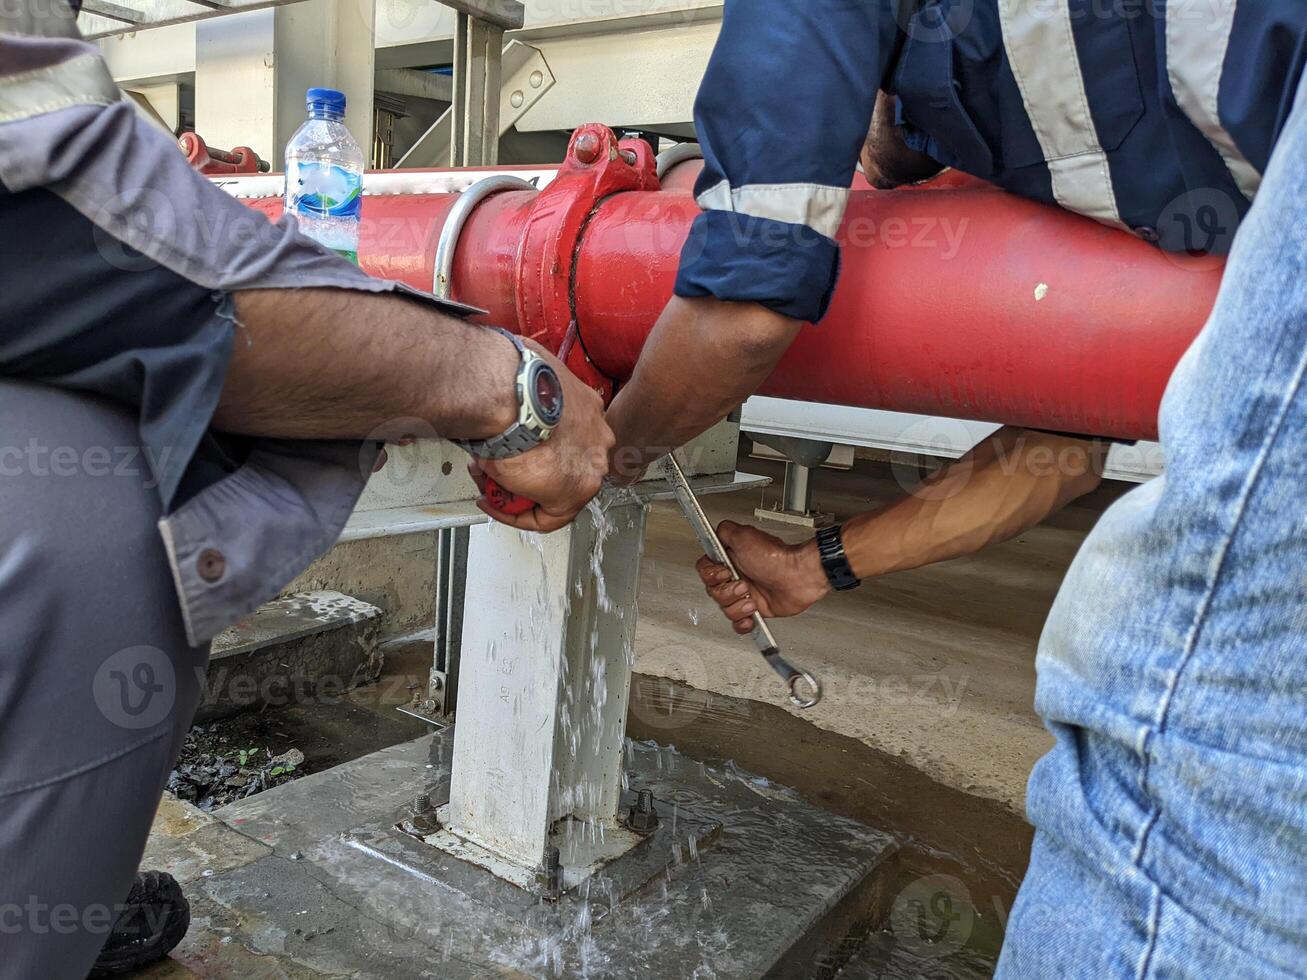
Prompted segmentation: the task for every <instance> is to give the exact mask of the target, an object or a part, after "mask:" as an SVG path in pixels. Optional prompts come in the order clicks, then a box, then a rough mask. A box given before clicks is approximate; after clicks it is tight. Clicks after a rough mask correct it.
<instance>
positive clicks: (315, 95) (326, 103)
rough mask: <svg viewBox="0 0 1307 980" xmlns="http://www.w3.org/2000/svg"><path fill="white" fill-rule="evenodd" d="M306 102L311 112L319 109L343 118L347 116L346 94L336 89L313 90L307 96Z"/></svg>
mask: <svg viewBox="0 0 1307 980" xmlns="http://www.w3.org/2000/svg"><path fill="white" fill-rule="evenodd" d="M305 102H306V103H307V104H308V108H309V111H310V112H312V111H313V109H314V108H315V107H318V108H322V109H326V110H327V111H328V112H332V113H339V114H340V115H342V116H343V115H344V114H345V93H344V92H338V91H336V90H335V89H334V88H311V89H309V91H308V94H307V95H306V96H305Z"/></svg>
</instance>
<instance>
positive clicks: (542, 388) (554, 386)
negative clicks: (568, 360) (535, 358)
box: [531, 363, 563, 426]
mask: <svg viewBox="0 0 1307 980" xmlns="http://www.w3.org/2000/svg"><path fill="white" fill-rule="evenodd" d="M531 390H532V393H533V395H534V396H535V397H534V401H535V407H536V411H538V412H539V413H540V421H542V422H544V423H545V424H546V425H549V426H555V425H557V424H558V422H559V420H560V419H561V418H562V417H563V383H562V382H561V381H559V380H558V375H557V374H555V373H554V369H553V368H551V367H550V366H549V365H548V364H544V363H541V364H538V365H537V366H536V370H535V375H534V377H532V379H531Z"/></svg>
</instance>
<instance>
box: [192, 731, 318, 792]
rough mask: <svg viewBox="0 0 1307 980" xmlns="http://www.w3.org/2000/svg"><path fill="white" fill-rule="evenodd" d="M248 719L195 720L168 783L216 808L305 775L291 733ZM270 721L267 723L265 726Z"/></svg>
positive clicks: (300, 755)
mask: <svg viewBox="0 0 1307 980" xmlns="http://www.w3.org/2000/svg"><path fill="white" fill-rule="evenodd" d="M243 721H245V719H240V718H237V719H233V720H232V721H230V722H226V723H221V722H218V723H214V724H211V725H196V726H194V727H193V728H192V729H191V730H190V731H189V732H187V733H186V741H185V742H184V743H183V745H182V753H181V757H180V758H179V759H178V760H177V765H176V768H174V769H173V771H172V773H171V774H170V775H169V776H168V789H169V791H170V792H172V793H175V794H176V795H177V796H179V797H180V798H181V799H183V800H186V801H187V802H188V803H194V804H195V805H196V806H198V807H199V808H200V809H201V810H213V809H216V808H217V807H220V806H226V805H227V804H228V803H231V802H233V801H235V800H240V799H244V798H245V797H247V796H252V795H253V794H255V793H258V792H261V791H263V790H265V789H268V788H270V787H272V786H280V785H281V784H282V783H288V782H290V781H291V780H292V779H295V778H297V777H299V776H302V775H304V773H305V772H306V771H307V769H306V768H305V767H304V753H303V752H301V751H300V750H299V749H297V748H295V747H294V746H289V747H287V745H286V743H287V742H288V740H289V739H290V737H291V736H290V735H289V733H280V732H253V731H249V730H248V729H249V728H251V727H252V726H250V725H249V724H248V723H246V724H242V722H243ZM261 727H266V726H261Z"/></svg>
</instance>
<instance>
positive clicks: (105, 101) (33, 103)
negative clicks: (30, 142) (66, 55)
mask: <svg viewBox="0 0 1307 980" xmlns="http://www.w3.org/2000/svg"><path fill="white" fill-rule="evenodd" d="M120 98H122V92H121V91H120V90H119V88H118V86H117V85H115V84H114V80H113V78H112V77H111V76H110V74H109V69H108V68H107V67H105V64H104V59H103V58H101V57H100V54H99V52H98V51H90V52H87V53H86V54H82V55H78V56H77V57H75V58H70V59H69V60H67V61H61V62H59V63H58V64H54V65H48V66H46V67H45V68H36V69H33V70H32V71H25V72H20V73H18V74H16V75H0V122H14V121H15V120H19V119H29V118H31V117H32V116H40V115H44V114H45V113H47V112H54V111H56V110H58V109H65V108H67V107H69V106H74V105H113V104H114V103H115V102H117V101H118V100H119V99H120Z"/></svg>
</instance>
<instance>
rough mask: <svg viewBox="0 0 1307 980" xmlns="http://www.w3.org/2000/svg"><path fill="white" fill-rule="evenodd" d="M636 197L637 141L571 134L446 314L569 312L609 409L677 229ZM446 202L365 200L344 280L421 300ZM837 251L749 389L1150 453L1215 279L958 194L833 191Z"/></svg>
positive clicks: (490, 211)
mask: <svg viewBox="0 0 1307 980" xmlns="http://www.w3.org/2000/svg"><path fill="white" fill-rule="evenodd" d="M623 151H628V152H627V155H633V158H634V159H635V163H633V164H632V163H631V162H629V161H628V160H627V159H624V158H623ZM687 166H689V165H682V166H681V167H679V168H677V169H678V170H684V169H685V168H686V167H687ZM678 176H680V175H678ZM932 183H935V182H932ZM657 187H658V182H657V180H656V178H654V177H653V161H652V159H650V158H649V155H648V153H647V144H645V143H644V142H643V141H639V140H636V141H629V142H622V143H618V141H617V140H616V138H615V137H614V136H613V134H612V133H611V132H610V131H608V130H607V129H605V128H603V127H600V126H593V125H592V126H585V127H582V128H581V129H580V130H578V131H577V133H576V134H574V136H573V139H572V145H571V147H569V150H568V157H567V160H566V161H565V162H564V164H563V166H562V168H561V169H560V171H559V175H558V177H557V178H556V179H555V180H554V181H553V183H551V184H550V185H549V186H548V187H546V188H545V189H544V190H543V191H541V192H539V193H536V192H531V191H524V192H509V193H503V194H499V195H496V196H494V197H492V198H490V199H488V200H487V201H485V202H484V203H482V204H481V206H480V207H478V208H477V210H476V211H475V212H474V214H473V215H472V217H471V219H470V220H469V221H468V223H467V225H466V227H465V228H464V230H463V233H462V236H461V238H460V242H459V248H458V251H457V257H456V260H455V263H454V273H453V284H454V288H453V296H454V298H455V299H458V300H461V301H463V302H465V303H470V304H473V305H476V306H480V307H482V308H483V309H486V310H487V311H489V312H488V315H487V317H486V318H485V319H487V320H488V321H490V322H495V323H499V324H502V325H504V326H508V327H511V328H513V329H516V330H517V331H519V332H521V333H524V334H526V335H528V336H533V337H536V338H538V339H539V340H540V341H541V342H542V343H544V344H545V345H546V346H549V347H550V348H551V349H554V350H557V349H558V348H559V346H560V344H561V343H562V340H563V337H564V336H565V335H566V334H567V332H568V327H569V325H570V323H571V320H572V318H573V317H575V319H576V322H577V325H578V332H579V337H580V342H579V343H577V344H576V345H574V348H573V351H572V353H571V355H570V356H569V359H568V363H569V366H571V367H572V368H573V369H574V370H576V371H577V372H578V373H579V374H580V375H581V376H582V377H585V378H586V379H587V380H588V381H589V382H590V383H592V384H594V385H595V387H596V388H599V389H600V390H602V391H603V392H604V393H605V394H610V393H611V390H612V386H611V383H612V381H614V380H617V381H620V380H622V379H625V378H627V377H629V376H630V373H631V370H632V368H633V367H634V364H635V361H636V359H637V357H638V356H639V352H640V348H641V346H642V345H643V343H644V340H645V338H646V337H647V336H648V334H649V331H650V330H651V329H652V327H653V324H654V322H655V320H656V319H657V317H658V315H659V313H660V312H661V310H662V308H663V306H664V305H665V303H666V302H667V299H668V298H669V297H670V296H671V292H672V284H673V281H674V279H675V275H676V267H677V264H678V262H679V259H680V252H681V246H682V245H683V243H684V241H685V238H686V235H687V233H688V231H689V227H690V224H691V222H692V221H693V220H694V217H695V215H696V214H698V209H697V207H696V206H695V204H694V201H693V200H692V198H691V197H690V195H689V194H682V193H657V192H656V190H657ZM452 203H453V197H452V196H451V195H406V196H398V195H396V196H372V197H369V198H368V199H367V200H366V202H365V204H364V208H363V214H364V222H363V233H362V240H361V242H360V248H359V253H360V256H361V258H362V262H363V266H364V268H365V269H367V271H369V272H371V273H374V274H376V275H381V276H388V277H391V278H396V279H400V280H403V281H405V282H407V283H409V284H410V285H413V286H416V287H418V288H421V289H430V288H431V285H432V280H433V275H434V269H433V258H434V251H435V241H436V236H437V235H438V234H439V229H440V227H441V226H442V225H443V222H444V218H445V215H446V213H447V212H448V210H449V208H450V207H451V206H452ZM254 204H255V206H256V207H259V208H260V209H261V210H266V211H268V212H269V213H270V214H275V213H276V211H277V210H279V208H278V205H277V204H276V203H275V202H272V201H268V202H254ZM839 237H840V240H841V242H842V243H843V246H844V248H843V269H842V272H841V275H840V279H839V284H838V287H837V289H836V292H835V297H834V300H833V302H832V305H831V309H830V312H829V314H828V315H827V317H826V318H825V320H823V321H822V323H821V324H820V325H819V326H816V327H809V328H806V329H805V330H804V331H803V333H802V334H801V336H800V338H799V340H798V341H797V342H796V343H795V345H794V346H793V348H792V349H791V350H790V351H789V353H787V354H786V356H785V358H784V359H783V360H782V362H781V364H780V365H779V366H778V367H777V369H776V371H775V372H774V373H773V375H772V376H771V378H770V379H769V380H768V381H767V383H766V385H765V386H764V387H763V389H762V390H763V392H764V393H766V394H770V395H777V396H780V397H787V398H800V399H807V400H812V401H820V402H830V403H834V404H842V405H854V406H863V407H868V408H885V409H892V410H897V411H904V412H919V413H923V414H930V415H945V416H952V417H958V418H966V419H976V420H984V421H994V422H1007V423H1011V424H1017V425H1027V426H1032V427H1037V428H1048V429H1056V430H1061V431H1068V432H1087V433H1095V434H1099V435H1105V436H1116V437H1120V438H1152V437H1154V436H1155V435H1156V431H1157V408H1158V404H1159V402H1160V399H1161V396H1162V392H1163V389H1164V388H1165V386H1166V381H1167V379H1168V378H1169V376H1170V373H1171V370H1172V368H1173V367H1174V366H1175V363H1176V361H1177V360H1178V359H1179V357H1180V355H1181V354H1182V353H1183V352H1184V350H1185V349H1186V348H1187V347H1188V345H1189V343H1190V342H1191V341H1192V339H1193V338H1194V336H1195V335H1196V334H1197V332H1198V331H1199V330H1200V329H1201V328H1202V325H1203V323H1204V321H1205V320H1206V318H1207V315H1208V313H1209V312H1210V310H1211V308H1212V304H1213V302H1214V300H1215V297H1216V291H1217V288H1218V286H1219V284H1220V276H1221V265H1220V263H1219V262H1215V261H1213V260H1211V259H1209V258H1189V257H1186V256H1177V255H1168V254H1166V253H1163V252H1160V251H1158V250H1157V249H1156V248H1155V247H1153V246H1151V245H1148V244H1146V243H1144V242H1142V241H1139V240H1137V239H1135V238H1134V237H1132V236H1130V235H1128V234H1126V233H1124V232H1119V231H1114V230H1112V229H1109V228H1106V227H1104V226H1102V225H1099V224H1097V223H1096V222H1093V221H1090V220H1089V219H1087V218H1081V217H1077V216H1075V215H1072V214H1070V213H1068V212H1065V211H1061V210H1058V209H1056V208H1053V207H1048V206H1044V205H1041V204H1036V203H1034V202H1031V201H1026V200H1023V199H1021V198H1017V197H1015V196H1012V195H1008V194H1005V193H1002V192H1000V191H997V190H995V189H993V188H991V187H988V186H987V185H982V186H979V187H977V186H975V185H974V183H970V182H962V183H961V185H958V182H956V181H946V182H945V181H941V182H939V183H935V186H933V187H932V186H931V185H923V186H921V187H916V188H905V189H902V190H897V191H870V190H867V191H856V190H855V191H854V193H853V194H852V195H851V199H850V204H849V208H848V214H847V216H846V218H845V221H844V224H843V227H842V229H841V232H840V236H839Z"/></svg>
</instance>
